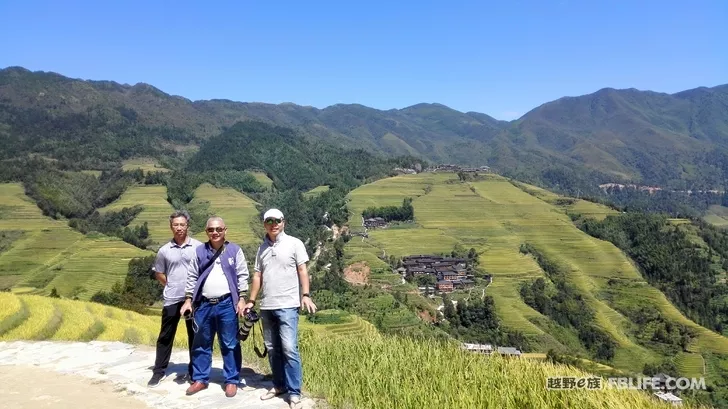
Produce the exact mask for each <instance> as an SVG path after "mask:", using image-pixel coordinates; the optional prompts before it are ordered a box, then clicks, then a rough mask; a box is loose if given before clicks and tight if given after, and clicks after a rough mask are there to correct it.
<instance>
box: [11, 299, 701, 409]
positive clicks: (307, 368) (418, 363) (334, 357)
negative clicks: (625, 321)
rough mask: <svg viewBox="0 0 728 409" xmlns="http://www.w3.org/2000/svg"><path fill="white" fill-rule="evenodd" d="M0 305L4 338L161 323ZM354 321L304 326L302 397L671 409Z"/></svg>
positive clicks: (56, 303) (149, 339)
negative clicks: (550, 382)
mask: <svg viewBox="0 0 728 409" xmlns="http://www.w3.org/2000/svg"><path fill="white" fill-rule="evenodd" d="M0 305H3V306H4V308H3V309H0V341H14V340H57V341H90V340H106V341H122V342H127V343H131V344H142V345H148V346H152V345H154V342H155V340H156V336H157V333H158V331H159V324H160V323H159V317H155V316H145V315H140V314H137V313H133V312H128V311H123V310H119V309H116V308H112V307H107V306H103V305H100V304H95V303H88V302H81V301H71V300H61V299H53V298H47V297H39V296H25V295H24V296H18V295H14V294H10V293H0ZM351 322H352V323H355V324H347V323H344V324H338V325H319V324H311V323H308V322H306V320H305V319H301V320H300V351H301V358H302V361H303V365H304V371H303V376H304V378H303V380H304V392H305V393H307V394H310V395H312V396H314V397H318V398H324V399H325V400H326V404H327V405H328V406H330V407H332V408H351V407H356V408H364V407H366V408H374V409H380V408H382V409H383V408H387V409H388V408H418V409H419V408H422V407H447V408H454V409H460V408H468V409H469V408H473V407H478V408H481V407H483V408H486V407H487V408H506V409H510V408H513V409H516V408H518V409H520V408H524V407H528V408H536V409H540V408H564V409H566V408H604V409H606V408H630V409H648V408H649V409H652V408H668V407H670V406H668V405H667V404H664V403H660V402H659V401H657V400H656V399H655V398H653V397H651V396H650V395H649V394H647V393H644V392H640V391H636V390H628V389H619V390H618V389H614V388H609V387H608V386H607V385H606V382H605V381H602V385H603V387H602V389H598V390H590V391H587V390H571V391H551V390H547V389H546V382H547V378H548V377H549V376H576V377H591V376H593V375H590V374H588V373H585V372H583V371H579V370H576V369H573V368H570V367H565V366H561V365H552V364H549V363H544V362H540V361H538V360H532V359H513V360H511V359H506V358H502V357H500V356H497V355H494V356H484V355H479V354H473V353H469V352H466V351H463V350H461V349H460V348H459V347H458V346H457V345H456V344H439V343H435V342H431V341H414V340H403V339H396V338H391V337H385V336H380V335H378V334H377V333H376V332H372V330H373V327H372V326H371V324H368V323H366V322H362V321H361V320H360V319H354V320H352V321H351ZM347 325H349V326H350V327H349V328H347V327H346V326H347ZM354 326H356V328H355V327H354ZM337 329H338V330H339V332H338V333H334V334H333V336H332V332H333V331H337ZM184 331H185V330H184V325H182V324H180V326H179V327H178V331H177V336H176V337H175V346H176V347H178V348H184V347H185V345H186V335H185V332H184ZM363 333H366V336H361V335H362V334H363ZM256 336H259V335H257V334H256ZM257 341H258V345H260V339H258V340H257ZM252 346H253V343H252V342H243V343H242V347H243V359H244V362H246V365H251V364H252V365H253V366H254V367H257V368H259V370H261V371H262V372H264V373H269V370H268V364H267V361H265V360H260V359H258V358H257V357H256V356H255V354H254V352H253V351H252ZM216 351H217V349H216ZM342 363H345V364H342ZM684 407H690V406H689V405H684Z"/></svg>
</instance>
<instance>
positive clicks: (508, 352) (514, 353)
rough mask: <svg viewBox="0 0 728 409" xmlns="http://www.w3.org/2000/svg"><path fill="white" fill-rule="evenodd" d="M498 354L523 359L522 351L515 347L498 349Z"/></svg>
mask: <svg viewBox="0 0 728 409" xmlns="http://www.w3.org/2000/svg"><path fill="white" fill-rule="evenodd" d="M497 351H498V354H500V355H502V356H506V357H515V358H520V357H521V351H520V350H519V349H518V348H514V347H498V349H497Z"/></svg>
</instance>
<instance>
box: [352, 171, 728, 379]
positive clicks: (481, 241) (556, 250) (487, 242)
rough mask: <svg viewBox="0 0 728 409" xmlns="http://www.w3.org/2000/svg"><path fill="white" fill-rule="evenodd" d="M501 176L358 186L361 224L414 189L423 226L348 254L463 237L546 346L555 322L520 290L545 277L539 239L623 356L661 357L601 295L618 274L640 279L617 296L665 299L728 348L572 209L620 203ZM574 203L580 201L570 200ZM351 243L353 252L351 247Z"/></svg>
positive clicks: (504, 310) (635, 361) (516, 321)
mask: <svg viewBox="0 0 728 409" xmlns="http://www.w3.org/2000/svg"><path fill="white" fill-rule="evenodd" d="M522 188H523V186H521V188H519V187H517V186H515V185H514V184H512V183H510V182H509V181H508V180H506V179H504V178H501V177H498V176H496V175H492V176H489V177H488V178H487V179H486V180H482V181H476V182H469V183H460V182H459V181H458V180H457V176H456V175H455V174H433V173H424V174H419V175H405V176H398V177H394V178H388V179H383V180H380V181H377V182H374V183H372V184H369V185H366V186H363V187H361V188H359V189H356V190H355V191H354V192H352V193H351V195H350V199H351V201H350V203H349V207H350V209H351V211H352V213H353V215H352V219H351V223H352V225H354V226H361V218H360V216H359V215H360V214H361V210H363V209H364V208H366V207H368V206H384V205H399V204H401V201H402V199H403V198H404V197H406V196H413V197H415V196H416V198H415V199H414V201H413V206H414V208H415V219H416V220H415V222H416V225H417V226H416V227H414V228H410V229H401V230H400V229H387V228H385V229H374V230H369V236H370V238H369V239H364V240H363V242H362V239H361V238H360V237H354V238H352V240H351V241H350V242H349V243H348V244H347V247H346V250H347V257H348V259H347V261H350V262H356V261H369V260H372V259H373V258H376V257H377V256H378V255H381V254H382V253H383V252H386V254H387V255H390V254H394V255H406V254H422V253H425V252H428V253H432V252H446V251H450V250H452V248H453V245H454V244H455V243H460V244H462V245H463V246H464V247H465V248H470V247H474V248H475V249H476V250H477V251H478V253H479V255H480V261H481V268H482V269H483V270H485V271H486V272H487V273H489V274H492V275H493V277H494V278H493V283H492V284H491V286H490V287H489V288H488V290H487V293H488V294H489V295H491V296H493V298H494V300H495V303H496V309H497V312H498V314H499V316H500V318H501V319H502V321H503V324H504V325H505V326H506V327H508V328H512V329H517V330H520V331H523V332H524V333H525V334H528V335H530V336H533V337H535V338H536V339H538V340H540V342H541V344H542V346H543V347H544V348H546V347H551V346H555V345H558V344H559V342H560V341H559V340H556V339H555V338H554V337H553V336H551V335H549V334H548V333H549V331H548V327H544V322H548V321H550V320H548V319H547V318H546V317H543V316H542V315H541V314H539V313H538V312H537V311H535V310H533V309H532V308H530V307H529V306H527V305H526V304H525V303H523V301H522V300H521V298H520V296H519V294H518V288H519V286H520V284H521V283H523V282H530V281H531V280H533V279H535V278H537V277H543V276H545V275H544V273H543V271H542V270H541V269H540V267H539V266H538V264H537V263H536V262H535V261H534V260H533V258H532V257H530V256H526V255H523V254H521V253H520V251H519V247H520V245H521V244H522V243H530V244H531V245H533V246H535V247H536V248H537V249H538V250H539V251H541V252H542V253H543V254H544V255H545V256H546V257H547V258H549V259H550V260H553V261H555V262H558V263H559V264H561V265H562V266H564V267H565V268H566V270H567V271H568V279H569V281H570V282H571V283H572V284H573V285H575V286H576V287H577V288H578V290H579V291H580V292H581V293H582V294H583V296H584V297H585V299H586V300H587V302H588V303H589V304H590V305H591V307H592V308H593V309H594V310H595V311H597V322H596V323H597V325H599V326H600V327H601V328H603V329H604V330H605V331H606V332H607V333H609V334H610V335H611V336H612V338H613V339H615V341H617V343H618V345H619V347H618V348H617V352H616V356H615V359H614V365H615V367H617V368H622V369H633V370H641V369H642V367H643V366H644V363H646V362H652V361H654V360H655V359H656V358H657V355H655V354H654V353H653V352H651V351H650V350H648V349H646V348H644V347H642V346H640V345H638V344H637V343H635V342H634V341H633V340H632V339H631V337H630V336H629V330H628V327H629V322H628V321H627V319H626V318H625V317H624V316H622V315H621V314H620V313H619V312H617V310H615V306H614V305H611V304H609V303H608V302H606V301H604V300H602V299H600V297H599V296H598V295H599V293H600V291H601V290H603V289H604V288H605V287H606V282H607V280H608V279H610V278H620V279H623V280H625V281H627V282H630V283H631V284H632V287H630V288H628V289H625V290H624V293H623V294H617V297H616V300H615V301H614V302H615V303H620V302H631V303H641V304H642V303H644V304H652V305H655V306H657V308H659V309H660V310H661V311H662V312H663V314H665V316H666V317H668V318H669V319H671V320H673V321H675V322H681V323H684V324H686V325H689V326H691V327H693V328H694V329H696V331H698V333H699V334H700V336H699V340H698V342H697V343H696V348H697V349H699V350H702V349H705V350H710V351H716V352H723V353H725V352H728V339H727V338H725V337H722V336H720V335H718V334H716V333H714V332H712V331H709V330H707V329H705V328H702V327H699V326H698V325H697V324H695V323H693V322H692V321H689V320H688V319H687V318H685V317H684V316H683V315H682V314H680V312H679V311H678V310H677V309H676V308H675V307H674V306H672V304H670V303H669V302H668V301H667V299H666V298H665V296H664V295H663V294H662V293H660V292H659V291H658V290H656V289H655V288H653V287H651V286H649V285H647V283H646V282H645V281H644V279H643V278H642V277H641V276H640V274H639V272H638V271H637V270H636V269H635V268H634V266H633V265H632V264H631V262H630V261H629V259H628V258H627V257H625V256H624V254H623V253H622V252H621V251H619V249H617V248H616V247H614V246H613V245H612V244H611V243H608V242H604V241H601V240H597V239H595V238H593V237H591V236H589V235H587V234H585V233H583V232H581V231H580V230H579V229H578V228H576V227H575V226H574V225H573V224H572V222H571V220H570V219H569V217H568V216H567V214H566V212H567V211H574V208H573V207H576V206H581V208H580V210H581V211H582V212H584V211H585V210H589V211H591V212H592V213H593V214H595V215H601V216H598V217H603V216H605V215H606V214H609V213H610V211H609V210H607V209H606V208H604V207H600V205H596V204H580V203H579V202H575V203H572V204H562V205H558V204H552V203H562V202H556V200H557V199H559V197H558V196H556V195H553V194H550V193H549V192H546V191H543V190H540V189H537V188H534V187H532V186H527V188H528V189H527V190H529V192H530V193H527V192H526V191H524V190H523V189H522ZM425 191H427V192H428V193H427V194H425ZM570 206H571V207H572V208H571V209H570V208H568V207H570ZM350 249H351V252H349V250H350Z"/></svg>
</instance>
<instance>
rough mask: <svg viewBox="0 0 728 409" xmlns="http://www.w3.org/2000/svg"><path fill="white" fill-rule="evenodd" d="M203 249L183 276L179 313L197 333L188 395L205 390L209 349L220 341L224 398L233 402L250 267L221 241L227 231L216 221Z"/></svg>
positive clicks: (209, 228)
mask: <svg viewBox="0 0 728 409" xmlns="http://www.w3.org/2000/svg"><path fill="white" fill-rule="evenodd" d="M205 232H206V233H207V238H208V239H209V240H208V242H207V243H205V244H203V245H201V246H199V247H198V248H197V257H195V258H193V259H192V262H191V263H190V268H189V271H188V274H187V285H186V287H185V297H186V300H185V303H184V304H183V305H182V308H181V309H180V312H181V313H182V315H184V314H185V313H186V312H188V311H191V310H193V306H194V321H195V324H196V325H197V327H198V329H197V332H196V333H195V337H194V341H193V346H192V381H193V383H192V385H190V387H189V388H188V389H187V392H186V393H187V395H194V394H195V393H197V392H199V391H201V390H203V389H207V386H208V383H209V381H210V369H211V367H212V343H213V340H214V337H215V335H216V334H217V337H218V339H219V341H220V352H221V354H222V359H223V375H224V376H225V396H227V397H229V398H232V397H233V396H235V394H236V393H237V389H238V384H239V383H240V368H241V366H242V352H241V350H240V343H239V342H238V338H237V333H238V316H243V309H244V307H245V304H246V302H245V298H246V295H247V291H248V276H249V273H248V265H247V263H246V261H245V255H244V254H243V251H242V249H241V248H240V246H238V245H237V244H235V243H230V242H228V241H226V240H225V233H226V232H227V227H225V222H224V221H223V220H222V219H221V218H219V217H211V218H210V219H208V220H207V226H206V228H205Z"/></svg>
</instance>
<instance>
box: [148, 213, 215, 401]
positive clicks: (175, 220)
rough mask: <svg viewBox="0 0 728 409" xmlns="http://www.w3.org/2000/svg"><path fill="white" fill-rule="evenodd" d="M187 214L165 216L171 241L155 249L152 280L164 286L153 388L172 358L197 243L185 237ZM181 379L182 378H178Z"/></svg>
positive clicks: (189, 370) (190, 334) (189, 329)
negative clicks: (167, 217)
mask: <svg viewBox="0 0 728 409" xmlns="http://www.w3.org/2000/svg"><path fill="white" fill-rule="evenodd" d="M189 222H190V215H189V214H188V213H187V212H185V211H176V212H174V213H172V215H171V216H169V227H170V229H172V234H173V237H172V239H171V240H170V241H169V242H167V243H165V244H164V245H163V246H162V247H160V248H159V251H158V252H157V257H156V259H155V261H154V265H153V266H152V271H153V272H154V277H155V278H156V279H157V280H158V281H159V282H160V283H161V284H162V285H163V286H164V290H163V291H162V295H163V297H164V307H163V308H162V327H161V329H160V331H159V337H158V338H157V357H156V360H155V362H154V370H153V374H152V378H151V379H150V380H149V382H148V383H147V385H148V386H149V387H151V388H154V387H156V386H157V385H159V383H160V382H161V381H162V380H163V379H164V378H165V377H166V373H165V372H166V370H167V366H168V365H169V358H170V356H171V355H172V345H173V344H174V336H175V334H176V333H177V325H178V324H179V320H180V318H181V314H180V308H181V307H182V304H183V303H184V301H185V284H186V281H187V270H188V266H189V264H190V261H191V260H192V259H193V258H194V257H195V250H196V248H197V246H199V245H201V244H202V243H200V242H199V241H198V240H195V239H194V238H192V237H190V236H188V235H187V232H188V229H189ZM185 324H186V325H187V344H188V346H189V347H188V350H189V354H190V355H189V356H190V361H189V363H188V365H187V374H186V375H187V376H186V377H187V379H188V380H189V379H192V339H193V337H194V332H193V331H192V321H191V320H185ZM182 377H183V378H184V376H182Z"/></svg>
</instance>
